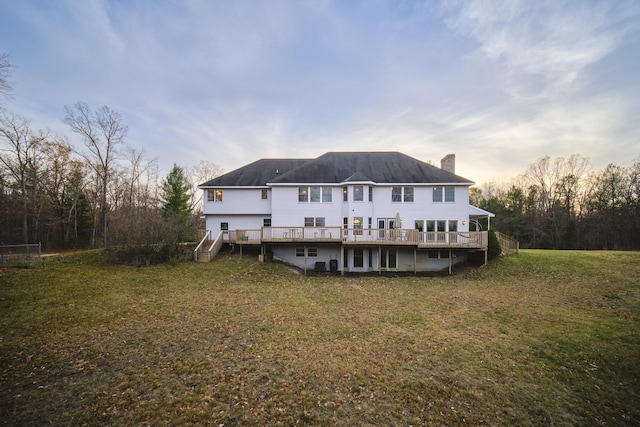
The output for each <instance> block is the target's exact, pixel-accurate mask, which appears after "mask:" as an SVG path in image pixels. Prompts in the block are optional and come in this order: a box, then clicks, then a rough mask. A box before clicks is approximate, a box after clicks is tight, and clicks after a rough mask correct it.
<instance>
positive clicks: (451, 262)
mask: <svg viewBox="0 0 640 427" xmlns="http://www.w3.org/2000/svg"><path fill="white" fill-rule="evenodd" d="M452 255H453V254H452V251H451V249H449V276H451V266H452V264H453V258H452Z"/></svg>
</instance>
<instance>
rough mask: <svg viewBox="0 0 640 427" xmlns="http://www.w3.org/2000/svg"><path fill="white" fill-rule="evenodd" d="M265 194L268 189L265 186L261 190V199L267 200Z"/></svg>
mask: <svg viewBox="0 0 640 427" xmlns="http://www.w3.org/2000/svg"><path fill="white" fill-rule="evenodd" d="M267 194H268V191H267V189H266V188H265V189H263V190H262V191H261V197H262V200H267Z"/></svg>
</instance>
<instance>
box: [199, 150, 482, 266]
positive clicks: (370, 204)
mask: <svg viewBox="0 0 640 427" xmlns="http://www.w3.org/2000/svg"><path fill="white" fill-rule="evenodd" d="M441 166H442V167H441V168H438V167H436V166H433V165H430V164H428V163H425V162H422V161H420V160H417V159H414V158H412V157H410V156H407V155H405V154H402V153H399V152H329V153H326V154H324V155H322V156H320V157H318V158H315V159H263V160H258V161H256V162H254V163H251V164H248V165H246V166H243V167H241V168H239V169H236V170H234V171H232V172H229V173H227V174H225V175H222V176H219V177H217V178H215V179H212V180H211V181H208V182H206V183H204V184H202V185H200V186H199V188H201V189H202V190H204V193H205V194H204V215H205V217H206V227H207V233H208V235H207V236H205V239H206V238H210V239H211V240H212V241H215V243H214V244H210V243H208V242H205V241H203V242H201V244H200V245H199V250H200V251H204V253H207V252H212V251H213V250H214V249H213V248H214V247H215V246H216V245H217V246H218V247H219V245H220V244H222V243H226V244H234V245H240V248H242V247H244V246H246V245H250V246H257V247H260V248H261V257H262V258H263V259H269V258H270V257H271V256H273V257H274V258H277V259H280V260H283V261H285V262H288V263H290V264H293V265H296V266H298V267H300V268H303V269H305V270H306V269H316V270H322V269H326V270H330V271H334V272H338V271H339V272H341V273H343V274H344V273H345V272H349V273H354V272H383V271H403V272H416V273H417V272H424V271H438V270H443V269H449V271H451V267H452V266H453V265H455V264H457V263H461V262H465V261H466V260H467V259H468V255H469V253H471V252H484V256H485V260H486V253H487V245H488V238H487V231H486V230H482V229H481V227H480V223H479V222H478V220H479V219H487V222H486V223H487V224H488V223H489V221H488V220H489V218H491V217H493V216H494V215H493V214H492V213H490V212H487V211H484V210H482V209H479V208H477V207H474V206H470V205H469V187H470V186H471V185H473V184H474V183H473V182H472V181H470V180H468V179H466V178H462V177H460V176H458V175H455V173H454V172H455V156H454V155H452V154H449V155H447V156H446V157H445V158H444V159H442V164H441Z"/></svg>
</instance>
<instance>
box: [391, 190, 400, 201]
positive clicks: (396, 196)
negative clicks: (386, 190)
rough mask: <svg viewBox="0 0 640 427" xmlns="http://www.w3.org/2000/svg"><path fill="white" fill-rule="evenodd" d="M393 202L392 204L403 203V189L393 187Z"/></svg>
mask: <svg viewBox="0 0 640 427" xmlns="http://www.w3.org/2000/svg"><path fill="white" fill-rule="evenodd" d="M391 201H392V202H401V201H402V187H391Z"/></svg>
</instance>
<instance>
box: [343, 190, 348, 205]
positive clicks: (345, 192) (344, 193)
mask: <svg viewBox="0 0 640 427" xmlns="http://www.w3.org/2000/svg"><path fill="white" fill-rule="evenodd" d="M342 201H343V202H348V201H349V188H348V187H342Z"/></svg>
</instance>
